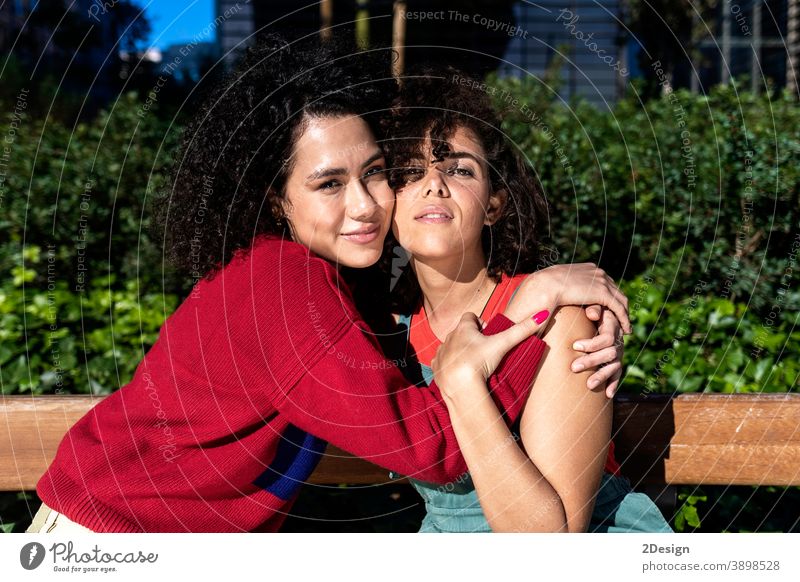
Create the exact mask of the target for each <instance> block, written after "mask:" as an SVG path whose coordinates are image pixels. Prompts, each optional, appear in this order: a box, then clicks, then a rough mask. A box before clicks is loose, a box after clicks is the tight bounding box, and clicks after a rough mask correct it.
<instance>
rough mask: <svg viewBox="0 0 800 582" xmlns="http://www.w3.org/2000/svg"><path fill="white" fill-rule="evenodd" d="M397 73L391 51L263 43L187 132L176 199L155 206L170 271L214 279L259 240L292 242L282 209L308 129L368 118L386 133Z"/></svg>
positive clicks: (174, 185) (272, 38) (339, 44)
mask: <svg viewBox="0 0 800 582" xmlns="http://www.w3.org/2000/svg"><path fill="white" fill-rule="evenodd" d="M390 70H391V53H390V52H389V51H385V50H384V51H360V50H358V49H357V48H356V46H355V44H354V43H352V42H348V41H342V40H337V41H328V42H325V43H321V42H320V41H319V40H317V39H316V37H313V38H311V39H307V40H303V41H295V42H292V43H289V42H287V41H285V40H284V39H282V38H281V37H279V36H276V35H268V36H263V37H261V38H259V39H258V40H257V42H256V43H255V45H254V46H253V47H251V48H250V49H248V50H247V52H246V54H245V55H244V58H243V59H242V60H241V62H240V63H239V64H238V66H237V67H236V68H235V70H234V71H233V72H232V73H231V74H229V75H228V77H227V78H226V79H225V80H224V82H222V83H219V84H218V85H216V86H215V87H213V88H212V89H211V91H210V93H209V94H208V96H207V97H206V99H205V102H204V104H203V105H202V106H201V107H200V109H199V111H197V113H196V114H195V115H194V116H193V118H192V120H191V122H190V123H189V124H188V125H187V127H186V129H185V130H184V133H183V136H182V142H181V146H180V148H179V151H178V155H177V156H176V157H175V159H174V165H173V170H172V175H171V183H170V186H171V188H170V191H169V192H166V193H165V194H164V195H162V196H160V197H159V198H158V199H156V201H155V202H154V205H155V215H156V220H155V221H154V224H155V228H156V229H157V236H159V237H161V236H163V237H164V243H165V255H166V256H167V258H168V259H169V260H170V262H171V263H172V264H173V265H175V266H176V267H177V268H178V269H179V270H180V271H186V272H188V273H192V274H193V275H194V277H195V278H196V279H200V278H203V277H205V278H212V277H213V276H214V274H215V273H216V272H217V271H219V270H220V269H221V268H222V267H224V266H225V265H226V264H227V263H228V262H229V261H230V260H231V258H233V256H234V255H235V254H236V253H238V252H241V251H244V252H246V251H247V249H248V248H250V246H251V244H252V241H253V239H254V238H255V237H256V236H258V235H260V234H268V233H272V234H276V235H279V236H284V237H288V236H289V232H288V228H287V227H286V225H285V224H284V220H283V217H282V213H281V211H280V204H279V201H280V199H281V198H282V197H283V196H284V195H285V192H284V189H285V185H286V180H287V178H288V176H289V174H290V172H291V169H292V167H291V159H292V157H293V155H292V154H293V148H294V144H295V143H296V142H297V139H298V138H299V137H300V135H301V134H302V132H303V130H304V127H305V123H306V122H307V120H308V119H309V118H311V117H319V116H346V115H360V116H362V117H363V118H364V119H365V120H366V121H367V123H368V124H370V126H371V127H372V128H373V131H377V130H378V129H379V127H380V116H381V115H385V114H386V112H387V111H388V107H389V104H390V102H391V100H392V98H393V97H394V96H395V94H396V88H397V84H396V82H395V80H394V79H393V78H392V76H391V73H390ZM376 135H377V133H376Z"/></svg>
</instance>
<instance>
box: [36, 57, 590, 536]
mask: <svg viewBox="0 0 800 582" xmlns="http://www.w3.org/2000/svg"><path fill="white" fill-rule="evenodd" d="M337 50H338V49H337V47H335V46H333V45H330V46H327V47H324V48H316V47H315V48H314V49H312V50H304V49H302V48H299V47H297V46H286V45H285V43H281V42H267V43H262V44H259V45H258V46H257V47H255V48H254V49H251V50H250V51H249V52H248V55H247V57H246V59H245V60H244V62H243V63H242V64H241V65H240V67H239V68H238V69H237V71H236V72H235V73H234V75H233V77H232V78H231V79H230V80H229V82H228V83H226V84H224V85H222V86H220V87H219V88H217V89H216V90H215V91H214V92H213V93H212V95H211V97H210V98H209V99H208V101H207V103H206V105H205V106H204V107H203V108H202V109H201V111H200V112H199V113H198V114H197V115H196V116H195V117H194V120H193V122H192V123H191V124H190V125H189V127H188V129H187V131H186V132H185V137H184V143H183V146H182V149H181V156H180V157H178V159H176V165H175V168H176V169H175V180H174V184H173V192H172V193H171V196H170V197H166V198H164V199H163V201H162V205H161V211H162V214H161V216H162V221H161V224H162V225H163V228H164V234H165V236H166V237H167V239H168V240H167V248H168V249H169V253H170V255H171V257H170V258H171V259H172V260H173V262H175V263H176V264H177V265H179V266H183V267H186V268H189V269H190V270H191V271H193V272H194V273H195V274H196V276H198V278H199V279H201V280H199V282H198V283H197V284H196V285H195V287H194V289H193V290H192V293H191V295H190V296H189V297H188V298H187V299H186V300H185V301H184V302H183V303H182V304H181V306H180V307H179V308H178V309H177V311H176V312H175V313H174V314H173V315H172V316H171V317H170V318H169V319H168V320H167V321H166V322H165V323H164V326H163V327H162V330H161V333H160V335H159V338H158V341H157V342H156V343H155V345H154V346H153V347H152V348H151V349H150V351H149V352H148V353H147V355H146V356H145V358H144V359H143V361H142V362H141V364H140V365H139V367H138V368H137V370H136V373H135V374H134V377H133V379H132V380H131V382H130V383H129V384H127V385H126V386H124V387H122V388H120V389H119V390H118V391H117V392H115V393H114V394H112V395H111V396H109V397H107V398H106V399H104V400H103V401H102V402H101V403H100V404H98V405H97V406H96V407H95V408H94V409H93V410H92V411H90V412H89V413H88V414H87V415H86V416H85V417H84V418H82V419H81V420H80V421H79V422H78V423H77V424H76V425H75V426H74V427H73V428H72V429H71V430H70V431H69V432H68V433H67V435H66V436H65V438H64V440H63V442H62V443H61V446H60V447H59V450H58V453H57V455H56V458H55V459H54V461H53V463H52V464H51V466H50V468H49V469H48V471H47V472H46V474H45V475H44V476H43V477H42V479H41V480H40V481H39V483H38V487H37V492H38V494H39V496H40V498H41V499H42V501H43V505H42V508H41V509H40V511H39V512H38V513H37V515H36V517H35V518H34V521H33V524H32V525H31V527H30V528H29V530H28V531H31V532H44V531H53V532H57V533H58V532H64V531H69V530H70V529H73V530H75V529H78V530H90V531H98V532H182V531H190V532H224V531H276V530H277V529H279V527H280V525H281V523H282V522H283V520H284V518H285V516H286V514H287V512H288V511H289V510H290V509H291V506H292V503H293V501H294V499H295V497H296V494H297V491H298V489H299V487H300V486H301V485H302V483H303V482H304V481H305V480H306V479H307V477H308V476H309V475H310V473H311V472H312V471H313V469H314V467H315V466H316V464H317V462H318V461H319V459H320V457H321V455H322V453H323V451H324V448H325V446H326V443H327V442H330V443H333V444H335V445H337V446H339V447H341V448H342V449H345V450H347V451H349V452H351V453H353V454H356V455H359V456H361V457H364V458H366V459H369V460H370V461H372V462H374V463H377V464H379V465H382V466H385V467H387V468H389V469H392V470H394V471H398V472H402V473H404V474H407V475H412V476H414V477H417V478H420V479H424V480H426V481H431V482H438V483H446V482H449V481H451V480H453V479H455V478H457V477H458V476H459V475H461V474H463V473H464V472H465V471H466V465H465V463H464V459H463V457H462V455H461V453H460V450H459V447H458V442H457V440H456V437H455V434H454V433H453V429H452V427H451V420H450V419H451V416H454V415H458V414H459V413H460V411H461V410H466V409H467V408H468V407H469V406H470V403H471V402H473V401H474V400H475V399H479V398H483V397H485V396H486V395H487V384H488V387H489V391H490V394H491V397H492V400H493V402H494V403H495V405H496V406H497V407H498V409H500V410H503V411H505V413H506V415H507V419H508V421H509V422H513V421H514V420H516V419H517V418H518V416H519V414H520V411H521V409H522V407H523V404H524V401H525V396H526V394H527V392H528V390H529V387H530V384H531V382H532V380H533V376H534V374H535V371H536V367H537V364H538V362H539V359H540V358H541V354H542V351H543V349H544V344H543V342H542V341H541V340H539V339H538V338H536V337H531V335H532V334H533V333H535V332H536V331H537V329H538V328H539V324H538V323H536V322H534V321H533V320H532V319H530V318H526V319H525V320H524V321H523V322H522V323H520V324H518V325H515V326H512V323H511V322H510V321H509V320H508V319H506V318H504V317H503V316H498V317H497V318H495V319H493V320H492V321H491V322H489V323H488V325H487V326H486V328H485V329H483V331H482V332H481V330H480V328H479V327H478V326H477V325H472V326H464V327H463V328H462V329H461V330H460V331H459V333H456V334H453V336H452V337H451V338H449V339H448V341H447V342H445V343H444V344H443V345H442V347H441V349H440V350H439V352H438V354H437V361H436V364H435V365H434V366H433V368H434V375H435V377H436V380H437V381H436V383H435V384H432V385H431V386H430V387H429V388H426V389H417V388H413V389H412V385H411V384H409V382H408V381H407V380H406V379H405V378H404V377H403V374H402V373H401V371H400V370H399V369H398V368H397V362H391V361H389V360H387V359H386V358H385V357H384V355H383V353H382V352H381V350H380V348H379V346H378V344H377V342H376V340H375V337H374V336H373V335H372V334H371V332H370V330H369V328H368V327H367V325H366V324H365V323H364V321H363V318H362V317H361V315H360V314H359V312H358V310H357V309H356V307H355V304H354V301H353V297H352V295H351V293H350V291H349V290H348V287H347V285H346V283H345V281H344V279H343V276H342V274H341V273H340V267H349V268H363V267H367V266H370V265H372V264H374V263H375V262H376V261H377V260H378V259H379V257H380V255H381V252H382V248H383V241H384V238H385V236H386V234H387V232H388V230H389V225H390V220H391V214H392V209H393V204H394V194H393V192H392V190H391V189H390V188H389V186H388V182H387V180H386V176H385V166H384V161H383V154H382V152H381V150H380V148H379V147H378V145H377V143H376V141H375V139H374V134H373V132H372V130H371V127H370V123H372V122H374V120H373V118H372V117H373V116H372V115H371V112H373V111H379V110H381V109H382V108H384V106H385V104H386V103H387V96H390V95H391V91H392V90H393V82H387V83H383V84H382V83H379V82H378V83H376V82H370V80H371V79H374V78H386V76H385V75H381V74H379V73H377V72H376V71H380V70H388V63H387V62H379V60H378V57H375V56H370V55H368V54H363V53H356V52H352V51H349V50H346V51H345V52H337ZM598 295H599V292H598ZM535 311H538V310H535ZM539 319H540V318H539ZM520 342H522V343H521V345H519V346H518V347H516V348H515V349H513V350H511V352H510V354H509V357H507V358H505V359H503V357H504V355H505V354H506V352H508V351H509V350H510V349H511V348H512V346H515V345H516V344H518V343H520ZM501 360H502V363H501ZM440 390H441V392H440ZM442 393H444V394H446V395H447V397H448V401H449V404H450V406H449V410H448V407H447V406H446V405H445V403H444V402H443V400H442Z"/></svg>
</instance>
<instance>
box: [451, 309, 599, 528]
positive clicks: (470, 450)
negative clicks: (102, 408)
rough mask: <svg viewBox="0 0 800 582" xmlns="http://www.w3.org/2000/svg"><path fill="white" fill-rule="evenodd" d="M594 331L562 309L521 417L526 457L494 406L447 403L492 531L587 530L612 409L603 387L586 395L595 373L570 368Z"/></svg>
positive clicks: (578, 313)
mask: <svg viewBox="0 0 800 582" xmlns="http://www.w3.org/2000/svg"><path fill="white" fill-rule="evenodd" d="M593 327H594V326H593V324H592V323H591V322H590V321H589V320H588V319H587V318H586V316H585V315H584V313H583V310H582V309H580V308H575V307H566V308H562V309H561V310H559V311H558V312H557V313H556V315H555V316H554V317H553V320H552V324H551V326H550V327H549V329H548V331H547V333H546V334H545V340H546V341H547V344H548V350H547V352H546V353H545V359H544V362H543V364H542V367H541V368H540V370H539V372H538V374H537V376H536V379H535V380H534V383H533V388H532V391H531V396H530V398H529V400H528V403H527V404H526V407H525V411H524V413H523V417H522V425H521V436H522V444H523V445H524V450H523V449H522V448H521V447H520V446H519V443H517V442H516V441H515V439H514V438H513V436H512V434H511V432H510V431H509V430H508V429H507V428H506V426H505V424H504V423H503V422H502V420H501V418H500V414H499V412H498V411H497V408H496V407H495V406H494V404H493V403H492V402H491V400H490V399H488V398H486V397H483V398H480V399H473V400H472V401H470V402H466V401H461V402H459V401H454V400H452V399H450V398H446V399H445V402H446V403H447V405H448V410H449V412H450V418H451V420H452V423H453V429H454V432H455V434H456V438H457V439H458V442H459V446H460V447H461V451H462V453H463V455H464V458H465V460H466V462H467V465H468V467H469V469H470V473H471V475H472V480H473V482H474V484H475V488H476V490H477V493H478V497H479V499H480V502H481V506H482V508H483V511H484V513H485V515H486V518H487V520H488V522H489V525H490V526H491V528H492V530H493V531H544V532H563V531H570V532H576V531H586V529H587V527H588V523H589V519H590V517H591V514H592V510H593V507H594V496H595V494H596V492H597V488H598V486H599V482H600V476H601V473H602V468H603V463H604V461H605V455H606V454H607V450H608V441H609V437H610V433H611V412H612V409H611V404H610V402H609V401H608V400H607V399H606V397H605V394H604V392H603V387H602V386H599V387H598V388H597V390H595V391H587V390H586V389H585V385H586V378H587V376H588V375H589V374H591V370H586V371H584V372H582V373H580V374H576V373H573V372H571V371H570V364H571V362H572V357H573V356H572V343H573V342H574V341H575V340H576V339H577V338H582V337H585V335H586V333H587V331H588V330H590V328H593ZM465 392H466V391H465ZM470 392H471V393H474V392H472V391H470Z"/></svg>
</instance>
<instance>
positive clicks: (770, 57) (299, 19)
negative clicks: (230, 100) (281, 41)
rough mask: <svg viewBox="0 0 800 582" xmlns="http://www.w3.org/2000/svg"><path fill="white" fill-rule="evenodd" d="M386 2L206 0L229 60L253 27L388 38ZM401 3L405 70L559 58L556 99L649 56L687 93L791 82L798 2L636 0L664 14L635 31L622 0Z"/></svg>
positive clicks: (610, 97) (603, 86) (596, 97)
mask: <svg viewBox="0 0 800 582" xmlns="http://www.w3.org/2000/svg"><path fill="white" fill-rule="evenodd" d="M396 4H399V3H398V2H393V1H392V0H347V1H343V0H330V1H329V2H322V3H320V4H312V5H306V6H303V5H302V4H298V3H296V2H293V1H291V0H251V1H250V2H249V3H244V4H243V3H242V2H241V0H240V1H238V2H237V1H236V0H216V11H217V16H218V18H219V17H220V16H221V15H223V14H224V13H225V12H226V11H227V12H228V13H229V14H230V12H231V11H233V10H235V11H236V12H235V14H233V15H232V16H230V17H228V18H225V19H224V20H223V21H221V23H220V26H219V28H218V38H217V42H218V44H219V48H220V51H221V54H223V55H227V57H226V60H227V61H228V63H231V62H233V61H234V60H235V58H236V57H235V50H236V49H237V48H241V47H243V46H245V45H246V44H247V42H249V40H250V39H252V37H253V35H254V33H256V32H257V31H276V32H280V33H282V34H284V35H286V36H288V37H289V38H300V37H303V36H306V35H314V34H319V33H320V29H321V28H323V26H324V23H325V24H327V25H328V26H330V27H332V30H333V31H335V32H334V34H355V35H356V36H357V38H359V39H362V40H365V41H366V43H367V44H368V45H369V46H371V47H379V46H390V45H391V42H392V31H393V18H392V14H393V9H394V6H395V5H396ZM402 4H404V5H405V7H406V10H407V12H406V14H407V15H408V17H407V18H406V19H405V32H404V35H405V42H404V44H405V45H406V47H407V48H406V49H405V51H406V55H405V60H406V67H407V68H409V67H413V65H414V64H416V63H419V62H423V61H426V62H438V63H440V62H447V63H451V64H453V65H455V66H458V67H459V68H462V69H465V70H467V71H468V72H471V73H473V74H476V75H482V74H484V73H486V72H488V71H490V70H497V71H498V72H499V73H500V74H502V75H515V76H522V75H532V76H534V77H537V78H543V76H544V74H545V71H547V70H548V68H549V67H551V65H552V64H553V62H554V60H555V59H558V61H559V62H562V61H563V64H561V68H560V72H559V74H558V77H559V78H560V83H559V86H558V88H557V91H558V95H559V96H560V97H561V98H562V99H565V100H569V99H570V98H572V97H575V96H581V97H583V98H585V99H587V100H589V101H590V102H591V103H594V104H595V105H597V106H599V107H608V106H611V105H613V104H614V102H615V101H616V100H617V99H619V98H620V97H621V96H622V95H624V93H625V92H626V91H627V90H628V87H629V82H630V80H631V79H633V78H637V77H645V78H650V79H652V78H653V76H654V73H653V70H651V67H650V65H651V64H652V62H653V61H659V62H661V64H662V65H664V70H665V71H666V72H667V75H668V77H669V81H670V84H671V85H672V86H673V87H687V88H691V89H692V90H694V91H705V90H707V89H708V88H709V87H710V86H712V85H714V84H716V83H720V82H727V81H728V80H730V79H731V78H736V77H738V76H741V75H747V76H748V77H749V78H750V85H751V87H752V88H753V89H754V90H761V89H762V88H763V86H764V79H765V78H766V79H769V83H771V84H772V85H773V86H777V87H780V86H785V85H787V84H789V85H792V86H794V87H796V86H797V82H798V80H797V79H796V76H795V69H796V66H797V63H798V59H800V52H799V51H798V47H799V46H800V8H798V5H799V4H800V0H758V1H756V0H741V1H739V0H719V2H717V3H716V4H715V5H714V3H713V2H708V3H706V4H707V6H709V7H711V8H710V13H708V14H704V16H703V19H702V20H701V19H699V18H697V17H694V18H693V17H692V11H691V8H690V7H688V6H679V5H678V4H677V3H672V4H671V3H669V2H664V3H662V4H660V5H656V6H655V8H654V4H651V3H639V5H640V6H644V7H650V8H651V9H652V10H669V11H671V12H672V18H670V17H669V15H665V17H664V18H662V17H661V16H662V15H661V14H658V13H656V12H653V13H651V14H650V15H649V20H647V19H643V20H641V21H640V24H639V26H640V28H641V30H638V31H636V32H633V31H631V30H630V29H629V28H628V27H627V26H626V24H625V23H628V22H630V21H631V20H630V18H631V14H630V7H629V6H630V3H628V2H625V1H624V0H572V1H566V2H565V1H563V0H561V1H558V0H539V1H537V2H521V1H513V0H500V1H488V0H461V1H458V2H456V1H454V0H428V1H423V0H408V1H407V2H404V3H402ZM658 6H661V7H662V8H659V7H658ZM664 7H666V8H664ZM326 9H327V10H328V13H327V14H326V12H325V11H326ZM681 12H683V14H680V13H681ZM432 14H434V16H431V15H432ZM676 14H678V16H677V17H676V16H675V15H676ZM425 15H428V16H425ZM642 23H644V24H642ZM651 24H652V25H651ZM698 31H699V32H698ZM704 31H705V33H704ZM792 63H794V66H793V65H792Z"/></svg>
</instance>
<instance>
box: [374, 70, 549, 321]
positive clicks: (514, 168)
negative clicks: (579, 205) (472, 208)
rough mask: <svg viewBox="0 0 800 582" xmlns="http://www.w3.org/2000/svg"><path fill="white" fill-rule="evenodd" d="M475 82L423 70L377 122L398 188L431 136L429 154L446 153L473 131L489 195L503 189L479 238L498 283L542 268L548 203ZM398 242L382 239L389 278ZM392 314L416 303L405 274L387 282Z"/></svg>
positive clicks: (414, 286) (412, 282) (455, 73)
mask: <svg viewBox="0 0 800 582" xmlns="http://www.w3.org/2000/svg"><path fill="white" fill-rule="evenodd" d="M481 86H483V84H482V83H481V82H480V81H477V80H476V79H472V78H470V77H469V76H468V75H466V74H464V73H463V72H461V71H459V70H457V69H455V68H453V67H450V66H442V67H422V68H419V69H417V70H416V71H413V72H410V73H409V74H408V75H407V76H406V77H404V78H403V79H402V85H401V88H400V91H399V93H398V95H397V97H396V99H395V101H394V103H393V105H392V115H391V116H387V117H386V118H384V122H385V124H384V128H383V131H384V134H385V139H384V140H383V148H384V151H385V152H386V154H387V160H388V164H389V167H390V168H391V171H390V183H391V185H392V187H393V188H395V189H397V188H400V187H402V186H403V184H404V183H405V180H406V176H407V174H406V173H405V171H404V169H405V168H406V167H407V166H408V164H409V162H410V160H412V159H414V158H419V157H422V154H423V147H424V145H425V143H426V140H427V139H429V138H430V140H431V143H432V144H433V146H434V151H433V155H434V156H443V155H445V154H446V152H447V151H449V150H450V148H451V146H450V145H449V143H448V140H450V139H452V137H453V135H454V134H455V132H456V131H457V130H458V129H459V128H461V127H463V128H467V129H469V130H471V131H472V133H473V134H474V135H475V136H476V137H477V138H478V140H479V141H480V143H481V145H482V146H483V148H484V152H485V158H486V163H487V165H488V168H489V180H490V186H491V188H492V190H493V191H498V190H505V191H506V193H507V194H508V199H507V202H506V204H505V206H504V208H503V212H502V214H501V216H500V218H499V219H498V220H497V221H496V222H495V223H494V224H493V225H492V226H485V227H484V229H483V232H482V233H481V238H482V244H483V250H484V252H485V254H486V257H487V261H488V274H489V276H490V277H492V278H494V279H496V280H497V279H499V277H500V276H501V275H503V274H506V275H515V274H517V273H531V272H533V271H535V270H536V269H538V268H540V267H541V266H542V256H543V252H542V251H543V250H544V246H543V245H542V243H541V233H542V231H543V230H544V229H543V226H544V225H546V223H547V216H548V211H547V203H546V201H545V198H544V196H543V195H542V193H541V189H540V187H539V184H538V181H537V179H536V176H535V173H534V170H533V168H531V167H530V165H529V164H528V163H527V162H526V161H525V159H524V158H523V157H522V155H520V153H519V152H518V151H517V148H516V147H515V146H514V144H513V143H511V141H510V140H509V139H508V137H507V136H506V135H505V133H504V132H503V130H502V128H501V125H502V115H501V113H500V112H499V111H498V110H497V109H496V108H495V106H494V104H493V103H492V99H491V97H490V96H489V94H488V93H487V92H486V91H483V90H481V89H479V87H481ZM397 245H398V243H397V242H396V240H395V239H394V237H392V236H391V235H390V236H389V237H387V241H386V247H387V248H386V251H387V252H384V257H383V259H382V261H381V266H382V268H383V270H384V271H387V272H388V273H391V266H390V262H391V261H392V252H391V251H389V249H391V248H392V247H396V246H397ZM394 286H395V289H394V290H393V293H392V306H393V309H395V310H396V311H400V312H405V311H407V310H408V309H410V308H411V307H413V305H414V304H415V303H416V301H417V299H418V297H419V284H418V283H417V281H416V277H415V276H414V274H413V272H411V270H410V269H407V270H405V272H404V273H402V274H401V275H400V276H399V278H398V279H397V280H396V281H395V283H394Z"/></svg>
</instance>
